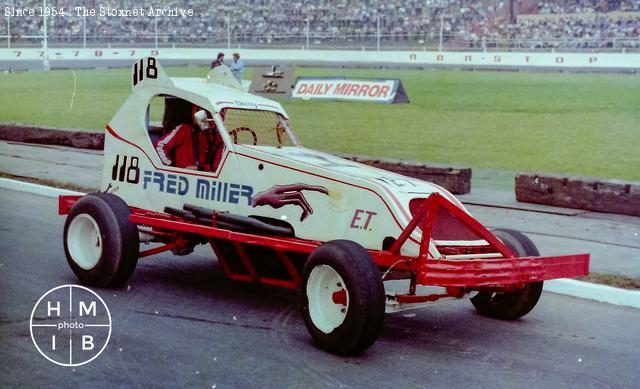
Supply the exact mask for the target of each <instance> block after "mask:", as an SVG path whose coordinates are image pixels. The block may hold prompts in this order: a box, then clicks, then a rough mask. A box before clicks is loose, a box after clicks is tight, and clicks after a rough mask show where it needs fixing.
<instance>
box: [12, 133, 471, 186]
mask: <svg viewBox="0 0 640 389" xmlns="http://www.w3.org/2000/svg"><path fill="white" fill-rule="evenodd" d="M0 140H7V141H13V142H23V143H37V144H50V145H61V146H71V147H76V148H81V149H94V150H102V149H104V133H99V132H90V131H73V130H65V129H60V128H49V127H33V126H24V125H17V124H0ZM339 156H340V157H342V158H347V159H350V160H353V161H357V162H360V163H364V164H367V165H370V166H375V167H378V168H380V169H384V170H388V171H392V172H395V173H399V174H402V175H405V176H409V177H414V178H418V179H421V180H426V181H430V182H433V183H434V184H436V185H440V186H442V187H443V188H445V189H447V190H448V191H450V192H452V193H455V194H465V193H469V191H470V190H471V169H470V168H453V167H446V166H435V165H427V164H425V163H423V162H407V161H402V160H393V159H374V158H370V157H361V156H353V155H339Z"/></svg>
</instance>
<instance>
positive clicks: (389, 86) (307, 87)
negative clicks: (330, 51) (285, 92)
mask: <svg viewBox="0 0 640 389" xmlns="http://www.w3.org/2000/svg"><path fill="white" fill-rule="evenodd" d="M291 98H294V99H305V100H309V99H319V100H347V101H370V102H375V103H387V104H391V103H408V102H409V99H408V97H407V93H406V92H405V90H404V87H403V86H402V81H400V79H386V80H385V79H380V80H379V79H375V80H359V79H351V80H350V79H346V78H339V77H327V78H323V77H299V78H298V80H297V81H296V85H295V87H294V88H293V92H292V94H291Z"/></svg>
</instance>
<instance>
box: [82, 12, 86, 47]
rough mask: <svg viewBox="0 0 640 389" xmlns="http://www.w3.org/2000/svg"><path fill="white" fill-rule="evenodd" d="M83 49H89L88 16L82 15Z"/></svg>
mask: <svg viewBox="0 0 640 389" xmlns="http://www.w3.org/2000/svg"><path fill="white" fill-rule="evenodd" d="M82 47H83V48H85V49H86V48H87V15H82Z"/></svg>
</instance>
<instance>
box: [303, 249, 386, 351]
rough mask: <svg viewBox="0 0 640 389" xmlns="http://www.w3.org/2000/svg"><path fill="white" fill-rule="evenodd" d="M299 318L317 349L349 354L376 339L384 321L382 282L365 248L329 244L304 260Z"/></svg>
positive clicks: (363, 348)
mask: <svg viewBox="0 0 640 389" xmlns="http://www.w3.org/2000/svg"><path fill="white" fill-rule="evenodd" d="M302 294H303V299H304V300H303V304H302V315H303V317H304V321H305V324H306V326H307V329H308V330H309V333H310V334H311V337H312V338H313V340H314V342H315V343H316V345H317V346H318V347H319V348H321V349H323V350H325V351H329V352H331V353H334V354H340V355H353V354H358V353H360V352H362V351H364V350H366V349H367V348H368V347H369V346H371V345H372V344H373V343H374V342H375V340H376V339H377V337H378V335H379V334H380V331H381V330H382V324H383V321H384V307H385V294H384V285H383V283H382V277H381V274H380V271H379V270H378V268H377V266H376V264H375V263H374V262H373V259H372V258H371V256H370V255H369V253H368V252H367V250H366V249H364V248H363V247H362V246H360V245H359V244H357V243H355V242H351V241H347V240H334V241H331V242H327V243H325V244H323V245H322V246H320V247H318V248H317V249H316V250H315V251H314V252H313V253H311V255H310V256H309V259H308V260H307V262H306V264H305V266H304V271H303V281H302Z"/></svg>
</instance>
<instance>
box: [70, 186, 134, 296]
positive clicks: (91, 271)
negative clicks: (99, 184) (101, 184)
mask: <svg viewBox="0 0 640 389" xmlns="http://www.w3.org/2000/svg"><path fill="white" fill-rule="evenodd" d="M130 213H131V211H130V209H129V206H128V205H127V204H126V203H125V202H124V200H122V199H121V198H120V197H118V196H116V195H113V194H110V193H91V194H88V195H86V196H84V197H82V198H80V199H79V200H78V201H77V202H76V203H75V204H74V206H73V208H71V211H70V212H69V214H68V215H67V219H66V222H65V225H64V239H63V240H64V252H65V255H66V257H67V262H68V263H69V266H70V267H71V270H73V272H74V273H75V275H76V276H77V277H78V279H80V281H81V282H82V283H83V284H85V285H89V286H95V287H113V286H118V285H120V284H122V283H124V282H126V281H127V280H128V279H129V278H130V277H131V275H132V274H133V271H134V270H135V267H136V265H137V263H138V251H139V248H140V242H139V236H138V228H137V226H136V225H135V224H134V223H131V222H130V221H129V214H130Z"/></svg>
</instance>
